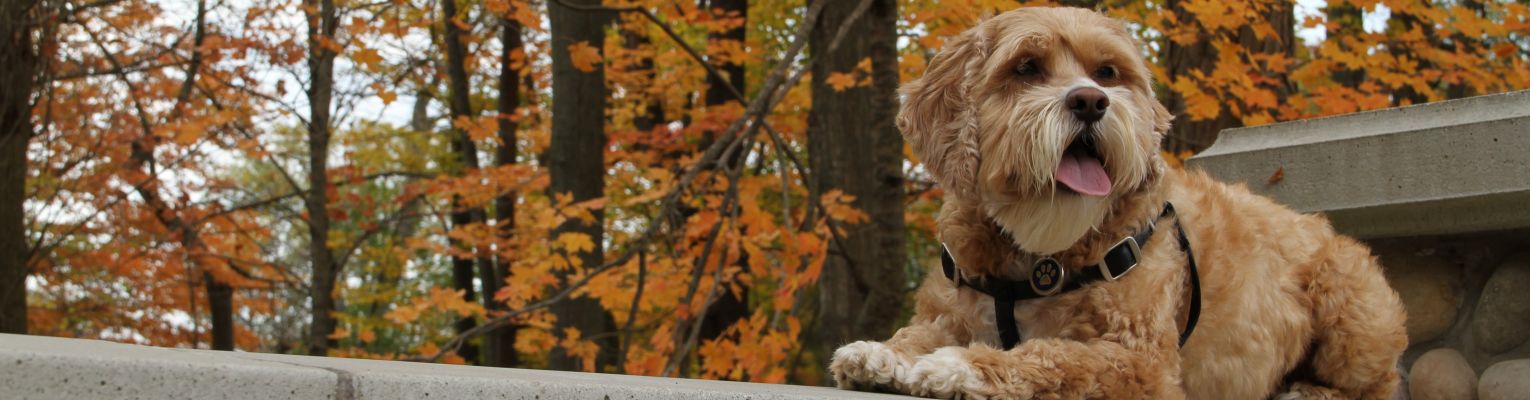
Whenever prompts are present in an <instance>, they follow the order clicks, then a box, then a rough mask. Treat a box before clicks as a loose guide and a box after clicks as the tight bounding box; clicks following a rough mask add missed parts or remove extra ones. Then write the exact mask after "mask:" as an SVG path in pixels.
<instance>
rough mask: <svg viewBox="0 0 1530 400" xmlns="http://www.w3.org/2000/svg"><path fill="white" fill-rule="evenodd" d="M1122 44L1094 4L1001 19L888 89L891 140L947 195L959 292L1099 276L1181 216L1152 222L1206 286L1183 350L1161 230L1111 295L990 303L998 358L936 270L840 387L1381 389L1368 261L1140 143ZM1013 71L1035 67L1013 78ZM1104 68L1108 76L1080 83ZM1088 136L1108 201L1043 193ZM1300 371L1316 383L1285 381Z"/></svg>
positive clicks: (837, 363)
mask: <svg viewBox="0 0 1530 400" xmlns="http://www.w3.org/2000/svg"><path fill="white" fill-rule="evenodd" d="M1138 49H1139V46H1138V44H1137V43H1136V42H1135V41H1133V40H1132V39H1131V36H1130V34H1129V32H1128V30H1127V28H1126V26H1125V25H1124V24H1122V23H1120V22H1118V21H1115V20H1111V19H1109V18H1106V17H1103V16H1101V15H1099V14H1097V13H1095V12H1092V11H1087V10H1081V9H1067V8H1027V9H1021V10H1016V11H1012V12H1009V13H1005V14H1002V15H999V16H996V17H994V18H991V19H989V20H987V21H984V22H983V23H981V24H980V25H979V26H977V27H975V28H973V29H971V30H969V31H967V32H966V33H963V34H962V35H961V36H959V37H956V38H954V39H953V40H951V41H949V42H948V43H947V45H946V47H945V49H943V50H942V51H941V52H940V53H939V54H938V55H936V56H935V58H934V59H932V60H931V62H930V65H929V69H928V70H927V71H926V73H925V75H924V76H923V77H922V78H920V79H918V80H916V81H914V82H911V83H909V84H908V85H907V86H905V87H904V89H903V91H904V93H905V94H906V95H907V100H906V102H905V104H904V107H903V110H902V111H901V112H900V114H899V116H898V125H899V127H900V128H902V130H903V132H904V136H905V138H906V139H907V140H908V142H909V143H910V144H911V145H912V147H913V149H914V152H915V153H916V154H917V155H918V156H919V157H920V158H921V160H923V162H924V165H925V166H926V168H928V170H929V171H931V173H932V174H933V175H934V176H935V177H936V179H937V180H938V181H939V182H940V184H941V185H943V186H944V187H945V188H946V191H947V195H946V199H945V205H944V207H943V208H942V209H941V215H940V218H939V220H938V222H939V229H940V232H939V234H940V237H941V240H942V241H943V242H945V243H946V244H947V246H948V247H949V248H950V249H951V252H952V255H953V257H954V258H955V259H956V260H957V263H958V265H960V267H961V273H962V274H964V275H965V276H968V277H973V278H978V279H981V278H982V277H1005V278H1010V279H1018V278H1021V277H1025V276H1028V274H1029V272H1030V271H1029V268H1030V267H1029V266H1030V265H1031V263H1032V262H1034V260H1035V259H1036V258H1038V257H1041V256H1043V255H1045V256H1051V257H1054V258H1056V259H1058V260H1059V261H1061V262H1062V263H1063V264H1064V265H1066V266H1068V268H1071V269H1074V270H1077V269H1078V268H1081V266H1085V265H1093V264H1095V263H1097V262H1099V260H1100V258H1101V257H1102V256H1103V254H1104V252H1105V251H1106V250H1107V249H1108V248H1109V247H1110V246H1111V245H1113V244H1115V242H1116V241H1118V240H1120V238H1121V237H1124V236H1126V235H1129V234H1130V233H1132V232H1135V231H1137V230H1138V229H1140V228H1141V227H1142V226H1143V225H1144V224H1147V223H1149V220H1150V219H1151V218H1153V217H1154V216H1156V215H1157V213H1158V212H1159V211H1160V206H1161V205H1162V204H1163V203H1164V202H1165V201H1171V202H1173V203H1174V204H1175V206H1176V208H1177V209H1178V210H1179V215H1178V217H1177V221H1167V220H1166V221H1161V222H1159V223H1160V224H1167V223H1178V224H1181V225H1182V226H1183V227H1184V228H1185V233H1186V235H1187V236H1188V238H1189V240H1190V242H1191V243H1192V246H1193V247H1194V252H1195V255H1196V261H1197V262H1198V264H1199V266H1200V274H1201V275H1200V279H1201V282H1202V284H1201V291H1202V292H1201V293H1202V296H1203V304H1204V306H1203V309H1202V313H1201V316H1200V319H1199V326H1198V328H1197V329H1196V331H1195V334H1194V335H1193V336H1192V337H1191V338H1190V341H1189V342H1188V343H1187V344H1186V345H1185V346H1184V347H1183V348H1180V347H1179V346H1178V336H1179V332H1180V330H1181V329H1182V328H1183V326H1184V323H1185V318H1186V312H1185V310H1186V307H1187V293H1188V274H1187V273H1188V271H1187V268H1186V258H1185V253H1184V252H1183V251H1181V249H1179V248H1178V243H1176V241H1174V240H1172V239H1165V238H1172V236H1171V235H1170V234H1162V233H1161V234H1158V235H1156V236H1155V237H1154V239H1152V240H1151V241H1149V242H1148V243H1147V244H1146V245H1145V246H1144V248H1143V253H1142V258H1141V260H1140V262H1139V264H1138V267H1137V268H1136V269H1135V270H1133V272H1132V273H1131V274H1130V275H1128V276H1126V277H1124V278H1123V279H1122V280H1120V281H1117V282H1108V283H1097V284H1093V285H1091V286H1088V287H1085V288H1083V289H1080V290H1076V291H1072V292H1068V293H1065V294H1062V295H1058V296H1053V297H1049V298H1043V299H1037V300H1031V301H1026V302H1021V303H1020V304H1019V305H1018V306H1017V307H1015V309H1014V310H1001V311H1003V312H1013V313H1014V314H1015V317H1016V319H1017V320H1018V321H1020V326H1021V329H1022V332H1021V334H1022V336H1023V341H1022V342H1021V343H1020V344H1019V345H1017V346H1016V347H1015V348H1013V349H1010V350H1002V349H999V348H998V347H999V342H1000V341H999V337H998V329H997V327H995V326H994V322H993V321H994V317H993V315H994V314H993V313H994V312H995V310H994V305H993V304H994V303H993V301H992V300H991V299H990V298H988V297H987V296H985V295H982V294H979V293H977V292H975V291H973V290H970V289H963V288H958V287H957V286H956V285H955V284H954V283H953V282H952V281H951V280H949V279H947V278H946V277H945V276H944V275H943V274H942V273H940V272H939V270H938V269H937V270H934V271H932V272H931V273H930V274H928V278H927V279H926V281H925V282H924V283H923V285H922V286H921V288H920V290H919V293H918V300H917V301H918V304H917V308H916V314H915V316H914V318H913V320H912V322H911V323H910V325H909V326H908V327H905V328H903V329H901V330H899V331H898V332H897V334H895V335H894V336H893V337H892V338H891V339H888V340H887V341H886V342H880V343H879V342H856V343H851V344H848V345H846V346H844V347H842V348H840V349H839V350H838V351H836V352H835V354H834V359H833V362H832V364H831V365H830V370H831V372H832V373H833V375H834V378H835V380H836V382H838V384H839V386H840V387H844V388H860V389H874V390H890V391H896V392H900V393H908V394H914V395H922V396H932V397H944V398H952V397H961V398H997V399H1033V398H1034V399H1075V398H1108V399H1128V398H1148V399H1181V398H1191V399H1265V398H1271V397H1272V396H1280V398H1335V399H1346V398H1347V399H1388V398H1390V397H1391V396H1392V393H1393V391H1394V390H1396V388H1397V384H1398V375H1397V372H1396V370H1395V369H1394V366H1395V365H1396V363H1397V360H1398V357H1399V356H1400V355H1401V353H1402V350H1403V348H1404V346H1405V345H1406V343H1407V339H1406V336H1405V333H1404V328H1403V320H1404V315H1403V309H1402V305H1401V303H1400V301H1399V300H1398V298H1397V294H1396V293H1395V292H1393V291H1392V289H1391V288H1389V287H1388V286H1387V283H1386V281H1385V280H1384V279H1383V278H1382V274H1381V266H1380V265H1379V264H1378V263H1377V261H1376V259H1375V257H1373V256H1371V255H1370V251H1369V249H1367V248H1366V247H1365V246H1364V245H1362V244H1360V243H1359V242H1356V241H1355V240H1353V239H1350V238H1347V237H1344V236H1341V235H1338V234H1336V233H1334V231H1333V229H1332V228H1331V227H1330V226H1329V224H1328V222H1327V220H1325V219H1324V218H1322V217H1321V216H1313V215H1302V214H1299V213H1296V212H1294V211H1291V210H1289V209H1287V208H1285V207H1283V206H1281V205H1279V204H1276V203H1274V202H1272V201H1270V200H1269V199H1266V198H1263V197H1259V196H1257V195H1254V194H1252V193H1250V192H1249V191H1248V190H1247V189H1246V188H1245V187H1243V186H1228V185H1224V184H1221V183H1218V182H1215V181H1213V180H1211V179H1210V178H1209V177H1207V176H1206V175H1205V174H1203V173H1199V172H1185V171H1180V170H1176V169H1171V168H1168V167H1166V164H1165V163H1164V161H1163V160H1162V159H1161V158H1160V157H1159V156H1158V152H1157V150H1156V149H1157V148H1158V145H1159V143H1160V141H1161V140H1162V137H1163V134H1164V132H1166V131H1167V129H1168V127H1169V120H1170V119H1171V116H1170V115H1169V113H1168V112H1167V111H1166V110H1165V109H1164V108H1163V107H1162V106H1161V105H1159V104H1158V102H1157V101H1156V100H1155V97H1154V95H1153V91H1152V85H1151V82H1150V78H1149V77H1150V74H1149V72H1148V71H1147V68H1146V67H1145V64H1144V63H1143V60H1142V59H1141V57H1140V56H1139V55H1138ZM1022 63H1030V64H1032V65H1034V66H1037V67H1038V68H1039V69H1040V71H1042V72H1041V73H1040V74H1034V75H1024V76H1021V75H1019V74H1016V73H1015V68H1016V66H1017V65H1020V64H1022ZM1105 66H1109V67H1112V68H1114V70H1115V71H1116V72H1117V73H1114V74H1109V75H1113V76H1106V75H1101V74H1099V73H1095V72H1094V71H1098V70H1100V68H1102V67H1105ZM1080 87H1088V88H1096V89H1099V90H1101V91H1102V92H1103V93H1105V94H1106V95H1107V96H1108V99H1109V101H1110V107H1109V109H1108V111H1107V112H1106V114H1105V115H1104V117H1103V119H1101V120H1100V121H1099V122H1096V123H1094V125H1093V126H1089V125H1088V124H1087V123H1084V122H1080V121H1079V120H1078V119H1074V118H1071V115H1070V114H1068V113H1067V111H1066V110H1064V109H1063V108H1064V107H1063V106H1062V105H1061V103H1062V102H1063V98H1064V94H1065V93H1067V92H1068V91H1071V90H1074V89H1077V88H1080ZM1086 129H1093V131H1094V132H1096V133H1097V134H1098V143H1099V145H1098V147H1099V148H1098V151H1099V159H1100V160H1101V161H1102V164H1103V167H1104V170H1105V171H1107V172H1108V174H1109V176H1110V179H1111V191H1110V193H1109V195H1107V196H1104V197H1097V198H1089V197H1087V196H1082V195H1079V194H1076V193H1073V192H1071V191H1064V190H1061V189H1059V188H1058V183H1057V182H1056V181H1055V180H1056V177H1055V176H1054V175H1055V174H1056V167H1055V166H1056V165H1057V164H1058V160H1059V158H1060V157H1062V153H1063V151H1064V149H1065V148H1066V147H1067V146H1068V145H1069V144H1070V143H1072V141H1073V140H1075V139H1076V136H1077V135H1078V134H1079V133H1080V132H1083V131H1085V130H1086ZM1164 226H1167V225H1161V226H1160V228H1162V227H1164ZM1163 231H1166V230H1160V232H1163ZM1298 367H1303V370H1305V371H1311V372H1310V373H1308V374H1304V375H1300V376H1299V379H1297V380H1296V381H1294V382H1283V379H1285V378H1287V377H1288V375H1289V374H1291V372H1292V371H1293V370H1296V369H1297V368H1298Z"/></svg>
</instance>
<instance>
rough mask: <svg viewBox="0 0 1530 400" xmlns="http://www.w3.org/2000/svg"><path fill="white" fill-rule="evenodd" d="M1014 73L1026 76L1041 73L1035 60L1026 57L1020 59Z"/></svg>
mask: <svg viewBox="0 0 1530 400" xmlns="http://www.w3.org/2000/svg"><path fill="white" fill-rule="evenodd" d="M1015 75H1020V76H1022V77H1027V78H1029V77H1033V76H1037V75H1041V67H1037V66H1036V60H1029V59H1028V60H1025V61H1021V62H1020V64H1019V65H1016V66H1015Z"/></svg>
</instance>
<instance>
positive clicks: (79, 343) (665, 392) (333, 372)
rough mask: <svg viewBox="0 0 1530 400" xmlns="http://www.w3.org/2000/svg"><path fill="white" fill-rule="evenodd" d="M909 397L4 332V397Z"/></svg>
mask: <svg viewBox="0 0 1530 400" xmlns="http://www.w3.org/2000/svg"><path fill="white" fill-rule="evenodd" d="M94 398H113V399H213V400H237V399H286V398H301V399H337V400H347V399H429V398H445V399H475V400H476V399H591V400H617V399H902V398H906V397H902V396H891V395H882V394H874V393H860V392H849V391H841V390H835V389H831V388H820V387H806V386H792V385H766V384H756V383H737V382H718V381H703V380H694V379H669V378H650V377H637V376H625V375H609V374H587V373H577V372H553V371H537V370H523V369H504V368H485V367H467V366H457V365H440V364H423V363H408V362H398V361H375V360H356V359H344V358H327V357H306V356H290V355H280V354H257V353H240V352H224V351H210V350H187V349H166V348H158V347H147V346H135V345H127V344H120V343H111V342H104V341H98V340H84V339H64V338H53V337H41V336H22V335H5V334H0V399H7V400H19V399H94Z"/></svg>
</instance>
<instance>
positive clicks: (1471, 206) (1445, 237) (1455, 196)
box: [1189, 91, 1530, 400]
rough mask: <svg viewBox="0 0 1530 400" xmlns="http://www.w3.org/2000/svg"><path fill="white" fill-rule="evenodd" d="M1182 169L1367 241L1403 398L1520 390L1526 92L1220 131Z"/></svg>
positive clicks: (1520, 395)
mask: <svg viewBox="0 0 1530 400" xmlns="http://www.w3.org/2000/svg"><path fill="white" fill-rule="evenodd" d="M1189 165H1190V166H1191V168H1200V169H1203V170H1205V171H1207V172H1208V173H1210V174H1212V175H1213V176H1216V177H1217V178H1218V179H1221V180H1223V181H1227V182H1242V183H1244V184H1245V185H1247V186H1248V187H1249V188H1250V189H1252V190H1254V191H1255V192H1259V193H1261V194H1264V195H1267V196H1270V197H1272V198H1274V199H1276V200H1277V201H1280V202H1282V203H1284V204H1287V205H1289V206H1291V207H1293V208H1295V209H1297V210H1300V211H1303V212H1315V213H1323V214H1325V215H1327V216H1328V217H1329V219H1330V220H1331V221H1332V223H1333V225H1334V228H1335V229H1337V230H1339V231H1340V232H1343V233H1346V234H1349V235H1351V236H1354V237H1357V238H1359V239H1361V240H1363V241H1365V242H1367V244H1369V245H1370V246H1371V247H1372V250H1373V252H1374V253H1375V254H1376V255H1377V256H1378V257H1380V259H1381V262H1382V265H1383V267H1384V268H1385V269H1386V271H1385V272H1386V275H1387V279H1388V280H1389V281H1390V282H1391V284H1392V287H1393V288H1394V289H1396V290H1397V292H1398V294H1399V295H1401V297H1402V299H1403V303H1404V305H1405V306H1406V307H1407V310H1408V338H1409V347H1408V350H1407V352H1406V353H1404V355H1403V365H1402V368H1403V369H1404V370H1405V371H1407V372H1409V383H1410V387H1409V390H1408V392H1409V393H1410V394H1411V396H1412V397H1413V398H1414V399H1420V400H1427V399H1473V398H1480V399H1484V400H1488V399H1493V400H1497V399H1530V91H1521V92H1514V93H1507V94H1501V95H1493V96H1483V97H1475V98H1469V99H1462V100H1453V101H1447V102H1441V103H1433V104H1425V105H1418V106H1412V107H1404V108H1394V109H1387V110H1379V111H1371V112H1364V113H1357V114H1350V115H1343V116H1337V117H1330V118H1321V119H1315V120H1308V121H1297V122H1291V123H1282V124H1273V125H1266V126H1261V127H1255V128H1242V129H1230V130H1227V131H1223V132H1222V133H1221V135H1220V137H1219V138H1218V140H1217V143H1216V145H1214V146H1212V147H1211V148H1210V149H1207V150H1206V151H1205V152H1203V153H1202V154H1200V155H1197V156H1196V157H1195V158H1193V159H1191V160H1190V162H1189ZM1275 171H1281V175H1282V176H1283V178H1282V179H1271V178H1270V177H1271V175H1273V174H1274V172H1275Z"/></svg>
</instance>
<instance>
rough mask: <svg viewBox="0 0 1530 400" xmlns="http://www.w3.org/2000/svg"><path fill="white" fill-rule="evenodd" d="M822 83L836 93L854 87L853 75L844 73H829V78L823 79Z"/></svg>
mask: <svg viewBox="0 0 1530 400" xmlns="http://www.w3.org/2000/svg"><path fill="white" fill-rule="evenodd" d="M824 82H825V83H828V84H829V86H830V87H833V88H834V91H836V92H843V91H845V90H848V89H850V88H852V87H855V86H856V82H855V75H853V74H847V73H844V72H830V73H829V77H828V78H824Z"/></svg>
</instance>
